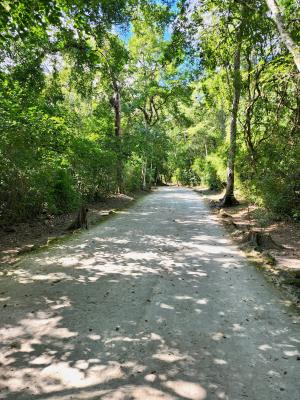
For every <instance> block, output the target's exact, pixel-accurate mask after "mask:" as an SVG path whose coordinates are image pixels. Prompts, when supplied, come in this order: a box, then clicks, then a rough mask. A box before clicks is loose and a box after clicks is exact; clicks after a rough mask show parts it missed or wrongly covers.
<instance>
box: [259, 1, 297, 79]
mask: <svg viewBox="0 0 300 400" xmlns="http://www.w3.org/2000/svg"><path fill="white" fill-rule="evenodd" d="M266 3H267V6H268V8H269V10H270V11H271V15H272V19H273V21H274V22H275V24H276V26H277V29H278V31H279V35H280V38H281V40H282V42H283V43H284V44H285V45H286V47H287V48H288V50H289V52H290V53H291V55H292V56H293V57H294V62H295V64H296V67H297V68H298V71H299V72H300V46H299V45H297V43H295V41H294V40H293V39H292V37H291V36H290V34H289V33H288V31H287V30H286V28H285V26H284V22H283V17H282V15H281V12H280V9H279V6H278V4H277V1H276V0H266Z"/></svg>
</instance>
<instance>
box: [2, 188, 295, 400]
mask: <svg viewBox="0 0 300 400" xmlns="http://www.w3.org/2000/svg"><path fill="white" fill-rule="evenodd" d="M0 287H1V290H0V292H1V293H0V304H1V305H0V307H1V330H0V340H1V353H0V368H1V377H0V387H1V391H0V399H33V400H34V399H35V400H38V399H49V400H50V399H51V400H67V399H68V400H69V399H104V400H123V399H167V400H169V399H192V400H193V399H198V400H202V399H230V400H231V399H242V398H244V397H248V398H250V399H254V398H257V395H256V391H259V390H261V391H263V392H264V393H271V394H272V393H273V394H274V396H273V397H269V398H272V399H273V398H274V399H276V398H277V397H276V396H277V395H278V394H280V391H281V390H287V386H288V382H289V381H288V380H290V381H293V380H295V377H296V375H297V371H296V367H297V364H296V362H294V360H295V359H296V357H297V354H298V353H297V346H298V345H299V342H300V340H299V336H298V337H297V336H296V335H293V332H292V331H290V330H289V329H288V327H287V326H286V322H285V321H282V322H280V321H276V323H274V317H277V316H278V315H279V314H278V313H282V312H283V313H284V305H282V306H280V304H277V303H278V300H277V297H276V296H275V295H274V293H273V289H272V288H271V287H268V286H267V283H266V282H264V281H262V280H261V278H260V277H259V275H258V274H257V273H256V272H255V271H254V270H253V269H251V268H250V269H249V267H248V266H247V264H246V263H245V261H244V260H243V259H242V258H241V257H240V255H239V253H238V251H237V249H236V248H234V247H233V246H232V244H231V243H230V242H229V241H228V240H227V239H226V238H225V237H224V233H223V232H222V231H221V230H220V228H219V227H218V226H217V223H216V222H215V221H214V220H213V219H212V218H211V217H210V216H209V214H208V211H207V210H206V209H205V208H204V207H203V206H202V205H200V204H199V199H198V197H197V196H196V195H194V194H191V192H190V191H187V190H180V189H177V191H176V190H175V191H174V189H173V190H168V189H165V190H163V191H161V192H159V193H158V194H154V195H151V196H149V197H148V198H147V199H145V200H144V201H143V202H142V203H141V204H138V205H137V206H135V207H134V208H132V209H131V210H129V211H127V212H126V213H123V215H120V216H118V217H116V218H113V219H111V220H110V221H108V222H106V223H105V224H103V225H100V226H99V227H97V228H95V229H93V230H91V231H90V232H88V233H84V234H82V235H80V236H78V237H76V238H74V239H73V240H70V241H67V242H64V243H62V244H58V245H56V246H55V247H53V248H52V249H49V251H47V252H45V251H44V252H40V253H37V254H35V255H32V256H28V257H27V258H26V259H25V260H24V262H23V263H21V264H20V265H19V266H18V268H16V269H14V270H10V271H9V272H8V274H7V276H6V277H2V281H1V286H0ZM264 293H267V295H266V296H265V297H264ZM268 296H269V297H268ZM272 296H273V297H272ZM274 304H275V305H276V307H277V308H276V309H275V311H274ZM293 318H295V317H293ZM257 332H259V333H260V335H259V336H258V335H257ZM258 337H259V339H257V338H258ZM253 338H254V339H253ZM241 353H242V354H243V356H244V359H243V362H242V363H241V360H240V354H241ZM279 359H280V360H281V362H280V367H279V368H278V367H277V366H276V362H277V361H278V360H279ZM282 360H283V361H282ZM282 363H286V364H287V369H288V371H289V372H288V376H287V374H285V371H284V370H283V369H282V365H283V364H282ZM258 371H260V372H259V374H261V371H264V373H263V376H258ZM229 378H230V379H229ZM254 379H255V381H256V385H255V386H253V385H252V382H253V380H254ZM274 380H276V382H273V381H274ZM249 388H250V389H249ZM249 390H250V392H249ZM251 390H253V392H251ZM278 398H280V397H278ZM291 398H292V397H291Z"/></svg>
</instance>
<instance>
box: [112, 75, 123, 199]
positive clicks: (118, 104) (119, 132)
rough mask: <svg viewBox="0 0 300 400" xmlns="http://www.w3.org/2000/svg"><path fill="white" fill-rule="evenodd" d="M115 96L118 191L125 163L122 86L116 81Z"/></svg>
mask: <svg viewBox="0 0 300 400" xmlns="http://www.w3.org/2000/svg"><path fill="white" fill-rule="evenodd" d="M113 87H114V96H113V98H112V99H111V104H112V106H113V108H114V113H115V121H114V125H115V137H116V141H117V156H118V159H117V166H116V169H117V170H116V175H117V186H118V193H121V192H122V191H123V165H122V157H121V135H122V129H121V94H120V87H119V84H118V83H117V82H116V81H114V82H113Z"/></svg>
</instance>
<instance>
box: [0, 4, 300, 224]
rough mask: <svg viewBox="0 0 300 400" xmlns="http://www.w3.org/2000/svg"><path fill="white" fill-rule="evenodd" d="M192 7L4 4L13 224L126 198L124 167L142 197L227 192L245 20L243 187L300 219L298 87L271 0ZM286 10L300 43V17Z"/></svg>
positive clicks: (0, 159) (5, 123) (1, 145)
mask: <svg viewBox="0 0 300 400" xmlns="http://www.w3.org/2000/svg"><path fill="white" fill-rule="evenodd" d="M193 4H194V6H193ZM193 4H190V2H188V1H185V0H182V1H180V2H179V3H178V9H177V11H174V8H172V7H171V6H170V4H168V2H167V1H166V2H165V1H163V2H156V1H150V0H143V1H138V0H117V1H109V0H93V1H91V2H89V3H88V4H87V2H84V1H83V0H78V1H76V2H68V1H56V0H55V1H52V2H47V1H44V0H34V1H33V0H29V1H26V2H25V1H20V0H18V1H10V0H5V1H4V2H2V3H1V5H0V135H1V142H0V168H1V178H0V217H1V219H2V220H5V221H13V220H22V219H25V218H28V217H32V216H35V215H37V214H39V213H42V212H48V213H65V212H68V211H70V210H73V209H75V208H77V207H78V206H79V205H81V204H82V203H84V202H86V201H92V200H94V199H96V198H97V197H99V196H104V195H107V194H110V193H114V192H116V191H117V189H118V187H119V186H120V185H119V182H118V180H119V179H120V176H119V173H118V171H119V169H121V170H122V171H121V172H122V174H121V175H122V180H123V185H122V187H123V189H124V191H129V192H132V191H135V190H139V189H140V188H142V187H143V188H146V187H150V186H151V185H153V184H156V183H160V182H162V181H164V180H165V181H171V180H172V181H173V182H176V183H178V184H184V185H199V184H202V185H207V186H209V187H210V188H211V189H220V188H222V187H223V184H224V182H225V181H226V176H227V173H226V161H227V157H228V148H229V146H228V134H229V131H230V122H231V121H230V115H231V109H232V106H231V105H232V97H233V93H232V79H233V74H232V72H233V52H234V48H235V41H236V31H237V29H239V24H240V21H241V20H243V21H246V23H245V25H244V26H243V30H242V43H241V101H240V108H239V113H238V126H237V130H238V139H237V152H236V153H237V154H236V183H237V185H238V187H239V189H241V190H243V191H244V193H246V195H247V196H248V198H249V199H251V200H252V201H254V202H256V203H257V204H260V205H262V206H264V207H267V208H269V209H270V210H271V211H272V212H276V213H280V214H288V215H290V216H292V218H294V219H295V220H297V219H299V215H300V214H299V213H300V211H299V210H300V187H299V182H300V170H299V160H300V144H299V140H300V139H299V138H300V134H299V133H300V131H299V129H300V128H299V124H300V119H299V115H300V112H299V104H300V100H299V96H300V93H299V77H298V76H297V75H296V73H295V67H294V65H293V59H292V57H291V56H290V55H289V54H288V51H287V49H286V48H285V47H284V46H280V45H279V44H278V40H277V39H278V32H277V30H276V26H275V25H274V24H273V22H272V21H271V19H270V18H269V16H268V14H267V12H266V10H267V8H266V4H265V1H263V0H255V1H253V2H251V4H250V3H249V2H242V1H240V0H239V1H233V0H228V1H225V2H224V1H220V0H205V1H201V2H199V3H197V2H193ZM280 5H281V7H282V10H283V13H284V17H285V21H286V26H288V28H289V29H290V34H291V37H292V38H293V39H294V40H295V41H296V42H297V41H299V32H300V31H299V29H298V25H297V19H296V18H294V15H296V14H297V13H298V12H299V6H298V5H296V3H295V2H292V1H289V0H282V1H280ZM130 21H131V28H132V29H131V30H132V32H131V34H130V39H129V40H128V41H126V40H123V38H122V34H121V35H120V34H117V33H115V31H118V32H120V31H121V28H125V30H126V28H127V33H128V29H129V26H128V22H130ZM126 24H127V25H126ZM170 24H172V26H170ZM170 28H171V29H170ZM169 32H172V35H171V37H170V34H169ZM123 34H124V32H123ZM200 39H201V40H200ZM118 96H119V97H118ZM117 97H118V98H119V99H120V112H121V115H120V121H121V124H120V125H121V126H120V128H121V129H120V132H119V137H117V136H118V135H116V107H115V101H116V98H117Z"/></svg>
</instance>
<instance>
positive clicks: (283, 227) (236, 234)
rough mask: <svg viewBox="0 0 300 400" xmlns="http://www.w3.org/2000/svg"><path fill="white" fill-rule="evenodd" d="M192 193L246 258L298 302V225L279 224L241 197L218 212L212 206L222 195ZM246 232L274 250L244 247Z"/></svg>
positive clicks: (299, 240) (299, 285)
mask: <svg viewBox="0 0 300 400" xmlns="http://www.w3.org/2000/svg"><path fill="white" fill-rule="evenodd" d="M195 191H196V192H198V193H200V194H201V196H202V198H203V199H204V200H205V201H206V203H208V204H209V205H210V206H211V209H212V210H213V211H214V212H215V214H216V216H217V217H218V218H219V220H220V221H221V222H222V223H223V224H224V226H225V227H226V228H227V231H229V232H230V233H231V236H232V237H233V239H234V240H235V241H236V242H237V243H238V244H239V246H240V248H241V249H242V250H244V251H245V252H246V254H247V256H248V257H249V258H250V259H252V261H254V262H256V263H257V265H258V266H263V267H264V269H265V272H266V273H267V274H268V276H269V277H270V278H271V280H273V282H274V283H275V284H278V285H280V286H281V287H283V288H284V289H286V290H287V292H289V294H291V296H292V298H293V299H294V300H295V301H296V302H299V299H300V279H299V278H300V223H298V222H294V221H289V220H288V219H283V220H279V219H278V218H276V217H274V216H272V215H271V214H270V212H268V211H267V210H265V209H263V208H260V207H258V206H256V205H253V204H249V203H248V202H247V201H246V200H245V199H243V198H241V197H240V198H239V197H238V200H239V201H240V204H239V205H237V206H234V207H230V208H226V209H222V208H221V209H220V208H217V207H215V205H216V202H217V201H218V200H219V199H220V198H222V193H217V192H215V191H210V190H207V189H203V188H197V189H195ZM249 232H256V233H258V234H259V235H261V236H263V237H270V238H271V239H272V240H273V241H274V243H275V246H274V248H265V249H264V248H260V249H257V248H256V249H255V248H253V246H251V244H250V243H245V240H244V238H245V236H247V234H248V233H249ZM277 245H278V246H277ZM271 247H272V246H271ZM258 250H259V251H258Z"/></svg>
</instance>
